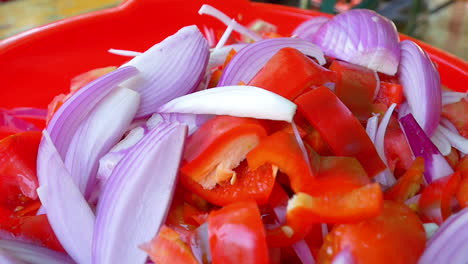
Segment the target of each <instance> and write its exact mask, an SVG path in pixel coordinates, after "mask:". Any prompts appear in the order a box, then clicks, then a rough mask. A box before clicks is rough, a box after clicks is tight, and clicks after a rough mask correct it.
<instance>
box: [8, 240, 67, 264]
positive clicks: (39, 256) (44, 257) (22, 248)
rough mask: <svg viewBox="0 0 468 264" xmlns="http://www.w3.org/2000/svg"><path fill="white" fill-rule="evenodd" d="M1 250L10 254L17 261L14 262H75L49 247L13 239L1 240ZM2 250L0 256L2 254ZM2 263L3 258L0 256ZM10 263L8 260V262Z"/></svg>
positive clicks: (50, 263) (32, 263)
mask: <svg viewBox="0 0 468 264" xmlns="http://www.w3.org/2000/svg"><path fill="white" fill-rule="evenodd" d="M0 251H2V252H4V253H6V255H9V256H10V259H12V258H13V259H14V260H15V261H16V262H12V263H17V264H20V263H29V264H44V263H47V264H65V263H74V262H73V261H72V260H71V259H70V257H68V256H67V255H65V254H63V253H61V252H57V251H54V250H51V249H48V248H44V247H40V246H36V245H33V244H30V243H25V242H19V241H13V240H4V239H1V240H0ZM2 252H0V256H1V255H2ZM0 263H2V264H3V263H4V262H2V258H1V257H0ZM7 263H8V262H7Z"/></svg>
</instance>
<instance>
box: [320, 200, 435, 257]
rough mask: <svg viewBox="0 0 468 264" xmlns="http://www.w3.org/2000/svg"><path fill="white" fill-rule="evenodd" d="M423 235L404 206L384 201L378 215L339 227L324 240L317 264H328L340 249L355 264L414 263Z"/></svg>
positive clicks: (412, 213)
mask: <svg viewBox="0 0 468 264" xmlns="http://www.w3.org/2000/svg"><path fill="white" fill-rule="evenodd" d="M425 244H426V234H425V232H424V227H423V225H422V222H421V220H420V219H419V217H418V216H417V215H416V214H415V213H414V212H413V211H412V210H411V209H410V208H408V207H407V206H406V205H404V204H399V203H395V202H392V201H385V203H384V204H383V210H382V211H381V213H380V214H379V215H378V216H377V217H374V218H372V219H368V220H365V221H362V222H359V223H354V224H341V225H337V226H335V227H334V228H333V230H332V232H330V233H329V234H328V235H327V236H326V237H325V242H324V244H323V245H322V248H321V249H320V252H319V257H318V263H332V261H333V258H334V257H335V256H336V255H337V254H338V253H340V252H341V251H343V250H347V251H349V252H350V253H351V255H352V257H353V258H354V261H355V263H362V264H375V263H382V264H387V263H388V264H394V263H417V261H418V258H419V257H420V256H421V254H422V253H423V251H424V248H425Z"/></svg>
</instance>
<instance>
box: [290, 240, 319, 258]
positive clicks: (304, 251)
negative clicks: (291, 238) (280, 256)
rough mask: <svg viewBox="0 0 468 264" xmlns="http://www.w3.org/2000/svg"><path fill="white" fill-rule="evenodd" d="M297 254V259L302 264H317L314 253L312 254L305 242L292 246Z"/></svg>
mask: <svg viewBox="0 0 468 264" xmlns="http://www.w3.org/2000/svg"><path fill="white" fill-rule="evenodd" d="M291 247H292V248H293V250H294V252H296V255H297V257H298V258H299V260H300V261H301V262H302V264H315V259H314V256H312V252H310V248H309V246H308V245H307V243H306V242H305V240H301V241H299V242H296V243H294V244H292V246H291Z"/></svg>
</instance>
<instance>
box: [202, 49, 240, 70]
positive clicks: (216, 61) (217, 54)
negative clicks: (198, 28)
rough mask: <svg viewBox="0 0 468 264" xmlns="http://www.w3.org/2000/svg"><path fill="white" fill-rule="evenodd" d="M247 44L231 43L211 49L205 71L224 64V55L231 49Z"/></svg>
mask: <svg viewBox="0 0 468 264" xmlns="http://www.w3.org/2000/svg"><path fill="white" fill-rule="evenodd" d="M247 45H249V44H233V45H227V46H223V47H221V48H219V49H216V50H213V51H211V54H210V60H209V61H208V66H207V67H206V69H207V71H210V70H211V69H213V68H214V67H218V66H221V65H223V64H224V62H225V61H226V57H227V55H228V54H229V52H230V51H231V50H235V51H237V52H238V51H239V50H241V49H242V48H244V47H245V46H247Z"/></svg>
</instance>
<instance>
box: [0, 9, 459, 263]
mask: <svg viewBox="0 0 468 264" xmlns="http://www.w3.org/2000/svg"><path fill="white" fill-rule="evenodd" d="M199 13H200V14H201V15H209V16H213V17H215V18H217V19H219V20H220V21H222V22H223V23H225V24H226V26H227V29H226V31H225V32H224V33H222V32H221V33H222V34H217V33H218V32H214V30H211V29H207V30H206V36H203V35H202V33H201V32H200V31H199V29H198V28H197V27H196V26H187V27H184V28H182V29H180V30H179V31H178V32H176V33H175V34H174V35H172V36H169V37H168V38H166V39H165V40H163V41H162V42H161V43H158V44H156V45H154V46H153V47H151V48H150V49H148V50H147V51H145V52H143V53H140V52H134V51H125V50H111V52H112V53H116V54H119V55H124V56H130V57H133V58H132V59H131V60H130V61H129V62H127V63H125V64H123V65H121V66H120V67H118V68H116V67H108V68H103V69H96V70H93V71H90V72H88V73H84V74H83V75H80V76H77V77H76V78H75V79H73V81H72V86H71V89H70V93H69V94H68V95H58V96H57V97H55V99H54V100H53V101H52V102H51V104H50V105H49V109H48V111H45V110H40V109H32V108H17V109H13V110H0V133H1V134H0V137H1V139H0V177H1V180H0V260H1V262H2V263H4V262H5V263H83V264H87V263H147V262H148V261H150V262H154V263H421V264H426V263H466V260H467V259H468V253H467V252H468V246H467V245H468V244H466V240H467V239H468V233H467V232H466V229H467V228H468V209H466V207H467V206H468V158H467V156H466V154H467V152H468V140H467V137H468V98H467V96H466V93H459V92H453V91H448V90H444V89H442V88H441V84H440V77H439V73H438V71H437V67H436V65H435V64H434V63H433V62H432V61H431V59H430V58H429V56H428V54H427V53H426V52H425V51H424V50H422V49H421V48H420V47H419V46H418V45H417V44H416V43H414V42H413V41H410V40H405V41H402V42H400V41H399V36H398V33H397V31H396V29H395V25H394V24H393V23H392V22H391V21H389V20H388V19H386V18H384V17H382V16H380V15H378V14H377V13H375V12H373V11H369V10H352V11H348V12H345V13H342V14H340V15H337V16H335V17H333V18H331V19H329V18H324V17H315V18H312V19H310V20H309V21H306V22H304V23H303V24H301V25H299V26H298V27H297V28H296V30H295V31H294V33H293V37H288V36H282V35H280V34H279V33H277V32H276V31H275V26H274V25H271V24H268V23H266V22H264V21H257V23H254V24H253V27H252V29H249V28H246V27H244V26H242V25H240V24H239V23H237V22H236V21H235V20H233V19H230V18H229V17H227V16H226V15H225V14H223V13H222V12H221V11H219V10H217V9H215V8H214V7H211V6H208V5H203V6H202V8H201V9H200V11H199ZM232 32H236V33H232ZM217 35H219V40H217V39H218V38H217V37H215V36H217ZM41 130H42V132H41Z"/></svg>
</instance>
